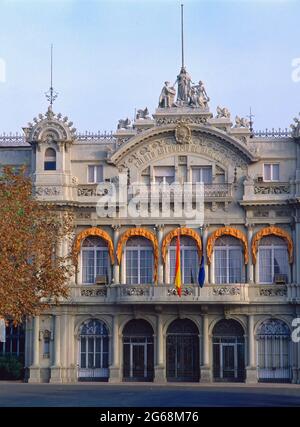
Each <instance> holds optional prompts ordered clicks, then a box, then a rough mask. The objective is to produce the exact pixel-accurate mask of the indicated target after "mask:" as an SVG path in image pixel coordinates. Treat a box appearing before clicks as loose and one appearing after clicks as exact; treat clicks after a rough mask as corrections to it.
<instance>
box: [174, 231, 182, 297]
mask: <svg viewBox="0 0 300 427" xmlns="http://www.w3.org/2000/svg"><path fill="white" fill-rule="evenodd" d="M180 264H181V263H180V238H179V232H178V234H177V242H176V262H175V287H176V289H177V294H178V296H180V297H181V266H180Z"/></svg>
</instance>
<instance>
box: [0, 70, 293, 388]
mask: <svg viewBox="0 0 300 427" xmlns="http://www.w3.org/2000/svg"><path fill="white" fill-rule="evenodd" d="M176 84H177V86H178V87H177V93H176V89H175V86H174V87H172V86H170V85H169V83H168V82H166V83H165V86H164V88H163V90H162V92H161V95H160V98H159V107H158V109H157V110H156V111H155V113H154V114H153V115H152V116H150V114H149V111H148V109H147V108H145V109H139V110H138V112H137V115H136V118H135V120H134V122H133V123H131V121H130V120H129V119H122V120H120V121H119V123H118V126H117V127H118V129H117V130H116V132H115V133H113V134H110V133H109V134H107V135H106V136H105V135H102V134H101V135H100V134H99V135H98V136H97V134H95V135H93V136H92V135H90V134H86V135H77V134H76V130H75V128H73V124H72V123H71V122H69V120H68V118H62V116H61V115H60V114H58V115H55V114H54V112H53V111H52V108H49V109H48V111H47V113H46V115H40V116H38V118H36V119H34V123H33V124H32V123H30V124H29V125H28V127H26V128H24V134H25V139H24V138H22V140H20V138H12V137H11V136H10V137H9V140H6V141H3V138H2V139H1V140H0V157H1V156H2V155H3V156H5V159H6V162H7V163H8V164H11V165H15V166H20V165H21V164H23V163H26V164H27V165H28V167H29V168H30V173H31V176H32V180H33V185H34V188H35V194H36V196H37V197H38V198H39V199H40V200H42V201H45V202H47V201H51V203H54V204H55V203H57V206H59V207H60V206H62V205H63V206H64V209H67V208H68V207H69V209H70V210H72V212H74V213H75V221H76V227H77V228H76V235H75V236H74V241H73V249H72V250H73V252H72V254H73V262H74V266H76V268H74V275H73V277H72V279H71V280H70V296H69V298H66V299H65V300H63V301H62V302H61V304H60V305H58V306H53V307H51V308H50V309H49V310H48V312H47V313H44V314H42V315H41V316H40V317H36V318H35V319H33V320H30V321H28V323H27V325H26V348H25V367H26V372H27V374H26V375H27V377H26V378H27V380H28V381H30V382H48V381H50V382H76V381H80V380H82V379H87V378H89V379H93V378H94V377H96V378H98V379H99V378H100V379H107V380H108V381H111V382H118V381H122V380H123V379H125V380H128V379H131V380H133V379H135V380H141V379H142V380H149V381H150V380H151V381H152V380H154V381H157V382H166V381H167V380H170V381H174V380H176V379H177V380H180V379H182V378H179V377H176V376H175V378H174V375H175V374H174V372H173V370H172V369H173V368H172V366H170V360H171V359H170V357H171V356H170V354H174V352H173V353H172V351H173V350H174V348H173V350H172V349H170V345H171V344H170V343H174V342H175V341H176V340H175V338H174V336H176V337H182V336H185V337H187V336H188V337H189V338H187V339H188V344H187V345H186V347H185V349H186V351H187V352H188V353H187V355H186V357H187V360H189V359H188V357H189V355H190V354H193V355H194V356H195V357H194V358H193V360H194V361H195V362H193V363H196V365H195V366H194V365H193V369H192V370H193V372H194V373H195V374H193V375H192V373H191V372H190V370H189V368H190V366H184V365H183V366H181V368H182V369H183V371H182V372H183V374H182V375H183V377H184V379H185V380H186V381H199V380H200V381H213V380H220V379H222V380H224V379H226V378H227V380H230V379H232V378H234V379H235V380H241V381H245V380H246V381H248V382H256V381H258V380H259V381H263V380H270V381H282V380H285V381H292V382H294V383H297V382H298V383H300V349H299V346H297V345H296V344H293V343H292V341H291V336H290V334H291V331H292V320H293V318H294V317H296V316H298V317H299V315H300V249H299V248H300V209H299V200H300V199H299V195H300V181H299V176H300V169H299V164H300V148H299V135H298V133H299V132H298V131H299V129H298V128H299V123H298V122H295V125H294V127H293V129H292V130H293V133H292V134H290V133H288V132H286V133H284V134H282V133H280V135H279V134H278V135H277V134H276V135H275V134H274V135H273V136H272V135H269V134H265V135H263V134H262V133H258V134H251V132H250V130H249V128H248V126H249V123H248V122H247V120H245V119H242V118H240V117H239V116H237V117H236V120H235V125H233V124H232V122H231V118H230V112H229V110H228V109H227V108H226V107H222V108H221V107H218V108H217V113H216V115H215V116H214V114H213V113H211V112H210V110H209V97H208V96H207V94H206V90H205V88H204V85H203V83H202V82H199V84H198V85H193V84H192V83H191V80H190V77H189V75H188V73H187V71H186V70H181V71H180V73H179V74H178V76H177V80H176ZM16 147H18V149H17V150H16V149H15V148H16ZM48 148H51V149H53V150H55V155H56V157H55V168H54V169H53V170H51V171H48V170H46V169H45V155H46V150H47V149H48ZM270 158H272V161H270V160H268V159H270ZM274 164H275V165H278V166H276V167H274V166H272V165H274ZM52 166H53V165H52ZM266 168H269V169H268V170H271V169H272V168H273V169H275V168H276V170H277V169H278V170H279V173H278V176H277V177H276V178H279V179H276V180H273V181H272V179H271V180H270V179H268V177H271V176H267V175H266ZM120 172H122V173H123V175H124V176H125V180H126V182H125V185H126V186H127V185H129V184H130V185H133V183H143V185H144V186H145V187H146V188H149V187H151V185H152V184H153V183H155V182H156V180H157V182H160V181H162V182H165V183H166V182H167V180H169V179H170V177H173V178H174V179H175V180H176V181H177V182H178V183H179V184H183V183H184V182H190V183H192V184H193V185H194V184H195V183H196V182H197V179H200V180H203V181H204V212H205V215H204V221H203V223H200V222H199V223H197V224H196V225H194V226H193V228H191V227H188V226H187V225H186V222H185V221H184V219H183V218H182V217H180V216H177V217H175V216H174V213H176V207H175V202H176V200H175V199H176V198H175V199H173V202H172V203H173V205H172V206H171V210H170V212H171V213H172V215H173V216H172V215H171V214H170V216H168V217H161V216H160V210H159V209H160V204H159V206H158V213H157V215H156V216H155V215H154V216H150V215H149V207H148V202H149V201H148V200H147V201H146V202H145V201H143V203H146V207H145V211H147V213H148V215H145V216H144V217H139V218H135V217H132V216H130V215H129V214H127V216H124V215H123V211H124V210H125V208H127V205H128V203H129V200H131V199H128V200H127V201H126V202H122V200H118V205H117V209H116V210H115V214H114V215H113V216H111V217H108V216H105V215H104V214H103V215H99V214H98V210H97V205H98V200H99V197H101V196H103V195H107V194H108V193H109V192H110V186H112V185H113V184H120V183H121V178H120V177H119V173H120ZM161 174H165V175H161ZM99 176H101V180H102V183H103V184H104V186H105V189H104V190H103V189H102V188H101V189H100V190H99V189H97V184H98V182H97V180H98V177H99ZM195 177H196V178H195ZM197 177H198V178H197ZM271 178H272V177H271ZM126 188H127V187H126ZM117 195H118V194H117ZM174 200H175V201H174ZM179 231H180V232H179ZM178 234H179V235H180V239H182V240H181V241H182V242H183V243H182V245H183V246H182V247H183V250H184V251H186V252H184V255H183V258H184V261H183V263H184V265H183V274H185V275H186V276H188V274H187V273H186V272H187V271H188V273H190V277H188V278H186V279H185V280H184V281H183V285H182V295H181V297H178V295H177V290H176V288H175V287H174V283H173V279H172V274H173V270H172V265H173V264H172V263H173V262H174V259H173V258H172V256H173V255H172V251H174V238H175V237H176V236H177V235H178ZM270 236H271V237H272V239H273V238H274V239H275V240H274V242H275V243H274V245H273V244H271V243H272V240H271V243H270V241H269V240H267V241H266V240H264V239H266V238H269V237H270ZM95 239H100V241H101V244H99V247H97V249H96V250H95V251H94V252H91V251H93V249H92V250H91V248H93V247H94V246H93V245H94V242H95ZM139 239H142V241H143V242H145V241H147V243H145V247H144V249H141V240H139ZM143 239H144V240H143ZM276 239H279V243H280V242H282V243H280V244H279V250H280V251H281V252H278V253H277V252H276V250H277V249H276V248H278V240H276ZM280 239H281V240H280ZM172 245H173V246H172ZM185 245H186V246H185ZM260 247H261V248H262V251H263V250H264V251H265V252H264V256H266V254H267V253H271V252H270V251H273V252H272V253H273V254H274V253H275V255H274V257H273V258H272V260H273V261H272V262H273V267H272V266H271V267H272V268H273V270H272V272H271V273H272V274H273V276H272V277H271V279H268V277H269V276H268V274H267V273H268V271H267V268H265V267H264V266H263V264H262V263H263V257H261V260H259V251H260ZM60 249H61V251H62V252H63V253H67V252H68V251H69V250H70V248H69V247H68V245H67V244H63V246H62V248H60ZM127 249H128V251H127ZM106 250H107V256H106V255H105V254H104V252H105V251H106ZM193 250H195V253H193V254H191V252H189V251H193ZM89 251H90V252H89ZM129 251H131V255H130V256H131V257H133V255H132V254H133V253H135V254H139V255H136V256H137V258H136V260H138V261H132V259H133V258H130V256H129V254H128V252H129ZM143 251H144V252H143ZM147 251H152V252H151V253H152V254H153V264H151V263H150V264H149V263H148V264H147V262H148V261H147V262H146V261H145V264H143V261H141V259H144V260H145V259H148V258H147V257H146V252H147ZM230 251H236V252H232V253H233V254H234V255H228V254H229V252H230ZM239 251H240V252H239ZM268 251H269V252H268ZM274 251H275V252H274ZM105 253H106V252H105ZM173 254H174V252H173ZM239 254H241V256H240V255H239ZM276 254H279V255H276ZM192 256H195V258H191V257H192ZM239 256H240V258H239ZM143 257H144V258H143ZM189 257H190V258H189ZM226 257H227V258H226ZM285 257H286V260H287V261H286V265H285V267H286V270H285V271H284V273H283V272H281V271H277V270H280V268H279V267H280V265H281V264H280V263H281V259H285ZM202 258H203V259H202ZM270 259H271V258H270ZM274 259H275V261H276V262H277V264H278V265H279V267H278V265H277V267H276V266H274ZM148 260H149V259H148ZM188 260H191V261H188ZM222 260H223V261H222ZM134 262H140V264H139V265H142V266H143V267H140V268H138V267H136V264H134ZM189 262H190V264H189ZM222 262H223V264H222ZM105 263H106V264H105ZM200 263H201V266H202V267H201V268H202V270H204V272H205V279H204V283H202V285H203V286H202V287H200V286H199V285H198V270H199V266H200ZM260 263H261V265H260ZM104 264H105V265H106V269H105V268H103V265H104ZM195 264H196V265H195ZM95 266H96V267H95ZM94 267H95V270H94ZM271 267H270V268H271ZM264 268H265V270H264ZM126 269H127V273H128V271H129V270H130V269H132V271H133V273H132V275H131V276H130V277H129V274H127V273H126ZM98 270H99V271H98ZM148 270H149V271H150V270H151V271H153V274H152V275H151V274H148V275H147V272H149V271H148ZM91 271H93V272H94V273H90V272H91ZM262 272H263V273H264V275H263V274H262ZM91 274H94V276H95V277H93V278H92V280H90V276H91ZM272 274H271V275H272ZM141 276H142V278H141ZM186 276H184V277H186ZM145 277H146V278H147V280H146V279H145ZM86 278H88V279H89V280H90V282H89V283H88V282H87V279H86ZM267 279H268V280H269V282H270V283H266V281H267ZM143 280H145V282H142V281H143ZM136 282H139V283H136ZM219 322H221V323H222V322H223V323H222V325H223V326H224V324H225V323H226V322H227V323H226V327H220V323H219ZM224 322H225V323H224ZM265 322H267V323H265ZM84 325H91V326H90V327H89V329H87V328H86V327H85V326H84ZM145 325H146V326H145ZM147 325H148V326H147ZM266 325H269V326H268V328H266ZM282 325H286V326H282ZM91 328H92V329H91ZM142 328H144V329H143V331H144V332H143V333H144V334H145V336H144V335H142V337H140V335H138V334H141V330H142ZM45 330H47V331H48V332H49V334H48V335H47V337H50V344H49V357H47V358H43V352H44V350H43V346H45V347H47V345H48V341H47V342H46V341H45V340H46V338H47V337H44V334H41V331H45ZM280 330H281V331H283V332H282V333H281V332H280ZM149 331H152V332H149ZM228 331H229V332H228ZM272 331H275V332H276V334H275V332H274V334H275V335H276V336H277V334H280V336H281V338H280V339H282V344H281V345H282V348H290V350H287V351H288V352H289V353H288V356H289V360H290V361H289V362H284V366H278V367H276V369H277V368H278V369H277V370H276V369H275V370H274V369H273V370H272V369H271V368H270V367H268V366H261V363H262V362H261V360H257V357H256V355H257V352H258V349H261V348H260V347H259V346H260V343H261V342H263V340H264V339H265V337H266V336H267V335H268V340H269V341H268V342H270V339H272V337H271V338H270V335H272V333H273V332H272ZM278 331H279V332H278ZM230 333H231V335H230ZM137 335H138V336H139V339H142V338H143V337H144V338H143V339H144V341H143V345H144V346H145V347H144V348H145V349H146V347H147V346H149V347H147V351H152V352H153V358H152V359H151V360H152V362H151V363H152V365H151V366H152V367H151V369H152V370H150V371H151V372H148V371H147V375H146V374H145V375H146V376H144V373H140V372H136V376H135V377H132V376H131V377H130V375H131V374H130V372H131V373H132V369H133V366H131V365H130V366H129V367H128V366H127V363H129V362H128V353H126V351H127V350H126V348H133V347H134V345H135V344H136V341H135V340H136V337H137ZM229 335H230V337H231V338H232V335H233V337H234V338H233V341H231V342H230V345H231V346H232V348H234V349H235V350H236V353H234V354H237V351H239V350H238V349H239V348H240V347H239V346H242V348H243V351H244V353H243V354H244V356H243V357H242V359H243V363H242V365H241V366H240V365H238V363H240V362H238V361H237V360H236V358H235V356H232V357H233V359H232V371H231V372H230V373H229V374H228V373H226V372H225V371H222V372H221V371H220V369H221V365H222V363H220V362H221V361H220V360H219V361H216V360H214V357H216V354H219V353H217V352H215V353H214V351H213V348H214V346H218V349H219V350H220V354H223V353H222V351H223V344H224V343H225V341H226V340H228V337H229ZM275 335H274V336H275ZM226 337H227V338H226ZM258 337H259V339H258ZM47 339H48V338H47ZM276 339H277V338H276ZM87 340H92V341H91V342H93V345H95V348H96V346H98V345H99V346H100V347H101V346H102V347H101V348H102V350H101V351H102V353H101V355H102V356H101V357H102V359H101V360H102V362H101V363H102V365H101V366H100V365H99V366H98V365H97V363H98V362H96V355H95V354H96V353H95V352H94V353H93V355H94V356H95V361H93V363H90V362H89V361H88V358H87V359H85V357H86V353H85V350H84V348H85V347H84V345H85V344H84V343H86V342H87ZM176 342H181V343H182V342H183V341H180V339H179V338H178V341H176ZM226 342H227V341H226ZM286 342H288V343H289V346H290V347H284V346H285V345H286V344H285V343H286ZM227 344H228V342H227ZM139 345H141V343H139ZM174 345H175V344H174ZM182 345H183V344H182ZM224 345H225V344H224ZM130 346H131V347H130ZM132 346H133V347H132ZM199 348H200V349H201V350H200V353H199ZM270 348H271V347H270ZM47 349H48V347H47ZM171 350H172V351H171ZM130 351H132V350H130ZM259 351H261V350H259ZM268 351H271V350H268ZM145 352H146V350H145ZM47 354H48V353H47ZM219 357H221V356H219ZM284 357H285V356H284V355H283V359H284ZM283 359H282V360H283ZM167 360H168V362H167ZM239 360H241V359H239ZM284 360H285V359H284ZM103 361H104V362H103ZM142 363H144V360H143V361H142ZM191 363H192V362H191ZM282 363H283V362H282ZM143 366H144V365H143ZM214 366H219V368H220V369H219V370H217V371H216V369H214ZM147 369H148V368H147ZM149 369H150V368H149ZM143 372H144V371H143ZM224 375H225V377H226V375H228V377H226V378H224ZM276 375H277V376H276ZM280 375H281V376H280ZM220 376H221V377H220ZM129 377H130V378H129Z"/></svg>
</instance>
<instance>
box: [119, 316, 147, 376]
mask: <svg viewBox="0 0 300 427" xmlns="http://www.w3.org/2000/svg"><path fill="white" fill-rule="evenodd" d="M153 374H154V361H153V331H152V329H151V326H150V325H149V324H147V322H145V321H142V320H132V321H130V322H129V323H128V324H127V325H126V326H125V328H124V336H123V376H124V380H125V381H152V380H153Z"/></svg>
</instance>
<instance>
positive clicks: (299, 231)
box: [294, 218, 300, 286]
mask: <svg viewBox="0 0 300 427" xmlns="http://www.w3.org/2000/svg"><path fill="white" fill-rule="evenodd" d="M294 245H295V252H296V254H295V255H296V260H299V259H300V222H299V219H298V218H297V222H296V241H295V242H294ZM296 273H297V276H296V280H295V279H294V281H295V282H296V283H297V286H300V262H298V263H297V264H296Z"/></svg>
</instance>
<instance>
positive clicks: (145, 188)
mask: <svg viewBox="0 0 300 427" xmlns="http://www.w3.org/2000/svg"><path fill="white" fill-rule="evenodd" d="M138 188H139V187H137V189H138ZM154 188H155V187H154V185H153V186H152V185H142V184H141V187H140V189H139V190H138V193H136V194H140V198H141V199H142V200H143V199H144V200H148V201H149V200H150V194H151V191H154ZM163 188H164V187H163V184H161V186H160V187H159V189H158V193H157V194H158V195H159V197H160V201H161V199H162V195H163V191H164V190H163ZM191 189H192V195H193V198H194V197H195V196H196V185H195V184H192V185H191ZM135 191H136V190H135ZM176 191H179V192H180V191H181V193H179V194H176V192H174V189H172V188H171V190H170V200H171V201H174V199H175V198H176V197H180V200H183V194H184V193H185V192H186V190H185V187H184V185H183V184H178V187H177V189H176ZM105 194H106V191H103V190H101V191H99V190H98V189H97V184H84V185H81V184H80V185H78V187H77V199H78V200H79V201H82V202H97V200H98V198H99V197H101V196H103V195H105ZM127 194H128V196H127V197H128V200H130V199H131V197H132V196H131V195H130V194H129V193H127ZM151 197H152V196H151ZM231 198H232V184H229V183H219V184H216V183H213V184H204V200H205V201H206V202H210V201H228V200H230V199H231ZM118 199H119V198H118V188H117V200H118Z"/></svg>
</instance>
